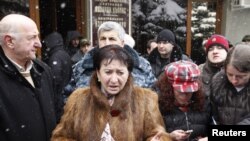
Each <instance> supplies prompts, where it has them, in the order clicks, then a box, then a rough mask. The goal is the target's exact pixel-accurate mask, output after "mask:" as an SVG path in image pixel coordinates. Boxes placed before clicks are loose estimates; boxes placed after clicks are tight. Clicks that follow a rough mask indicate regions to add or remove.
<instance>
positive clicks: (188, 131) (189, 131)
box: [185, 130, 193, 134]
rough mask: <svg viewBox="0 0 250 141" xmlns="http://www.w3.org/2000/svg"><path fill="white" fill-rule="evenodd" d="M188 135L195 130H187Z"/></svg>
mask: <svg viewBox="0 0 250 141" xmlns="http://www.w3.org/2000/svg"><path fill="white" fill-rule="evenodd" d="M185 132H186V133H187V134H190V133H192V132H193V130H187V131H185Z"/></svg>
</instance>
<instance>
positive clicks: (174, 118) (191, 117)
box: [163, 107, 211, 140]
mask: <svg viewBox="0 0 250 141" xmlns="http://www.w3.org/2000/svg"><path fill="white" fill-rule="evenodd" d="M206 109H207V110H205V111H202V112H201V111H193V110H191V109H189V111H187V112H183V111H181V110H180V109H179V108H178V107H174V109H173V110H172V111H171V112H168V113H165V114H163V118H164V122H165V124H166V125H167V126H166V130H167V132H169V133H171V132H172V131H174V130H177V129H182V130H184V131H186V130H193V132H192V133H191V135H190V138H189V139H191V140H194V139H196V138H199V137H206V136H207V133H208V131H207V127H208V125H209V124H210V121H211V120H210V111H209V110H208V109H209V108H206Z"/></svg>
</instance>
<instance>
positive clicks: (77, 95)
mask: <svg viewBox="0 0 250 141" xmlns="http://www.w3.org/2000/svg"><path fill="white" fill-rule="evenodd" d="M89 93H90V88H89V87H84V88H77V89H76V90H75V91H73V92H72V94H71V95H70V96H69V98H68V101H69V102H71V103H74V102H73V101H77V100H79V99H83V98H84V97H87V96H88V95H89Z"/></svg>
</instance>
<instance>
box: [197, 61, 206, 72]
mask: <svg viewBox="0 0 250 141" xmlns="http://www.w3.org/2000/svg"><path fill="white" fill-rule="evenodd" d="M204 65H205V63H203V64H200V65H199V66H198V67H199V69H200V71H201V72H202V70H203V67H204Z"/></svg>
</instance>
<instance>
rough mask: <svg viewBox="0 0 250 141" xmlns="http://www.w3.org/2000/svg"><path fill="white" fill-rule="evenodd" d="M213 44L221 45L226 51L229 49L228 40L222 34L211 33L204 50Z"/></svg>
mask: <svg viewBox="0 0 250 141" xmlns="http://www.w3.org/2000/svg"><path fill="white" fill-rule="evenodd" d="M214 45H218V46H221V47H223V48H224V49H225V50H226V51H228V49H229V43H228V40H227V39H226V38H225V37H224V36H222V35H212V36H211V37H210V38H209V39H208V40H207V42H206V46H205V47H206V52H208V49H209V48H210V47H212V46H214Z"/></svg>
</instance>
